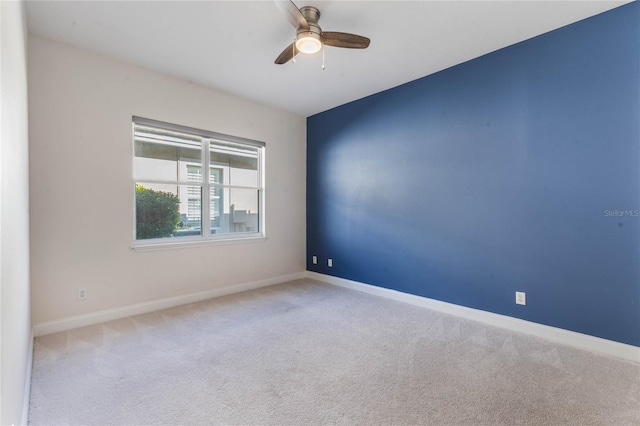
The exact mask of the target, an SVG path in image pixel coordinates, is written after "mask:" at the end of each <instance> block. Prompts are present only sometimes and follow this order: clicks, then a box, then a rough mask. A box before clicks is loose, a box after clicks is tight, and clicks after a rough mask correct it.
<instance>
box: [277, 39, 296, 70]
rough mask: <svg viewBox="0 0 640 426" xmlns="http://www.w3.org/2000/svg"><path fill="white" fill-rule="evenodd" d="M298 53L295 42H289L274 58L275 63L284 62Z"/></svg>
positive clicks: (280, 63)
mask: <svg viewBox="0 0 640 426" xmlns="http://www.w3.org/2000/svg"><path fill="white" fill-rule="evenodd" d="M297 54H298V49H296V44H295V43H291V44H290V45H289V46H287V48H286V49H284V50H283V51H282V53H281V54H280V55H279V56H278V57H277V58H276V60H275V63H276V64H277V65H282V64H286V63H287V62H289V61H290V60H291V59H292V58H293V57H294V56H296V55H297Z"/></svg>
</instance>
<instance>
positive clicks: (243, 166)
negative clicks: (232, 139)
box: [210, 141, 259, 187]
mask: <svg viewBox="0 0 640 426" xmlns="http://www.w3.org/2000/svg"><path fill="white" fill-rule="evenodd" d="M210 150H211V168H212V169H213V168H216V169H219V170H220V171H221V176H220V180H219V181H216V180H215V178H214V174H213V173H211V175H210V182H211V183H223V184H225V185H234V186H253V187H257V186H259V180H258V153H259V148H256V147H252V146H242V145H237V144H232V143H223V142H217V141H212V142H211V146H210Z"/></svg>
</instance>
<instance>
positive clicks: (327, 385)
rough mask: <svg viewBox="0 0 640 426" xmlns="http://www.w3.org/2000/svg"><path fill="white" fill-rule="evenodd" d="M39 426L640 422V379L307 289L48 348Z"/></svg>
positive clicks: (347, 295)
mask: <svg viewBox="0 0 640 426" xmlns="http://www.w3.org/2000/svg"><path fill="white" fill-rule="evenodd" d="M31 389H32V393H31V404H30V413H29V422H30V424H34V425H63V424H75V425H90V424H101V425H125V424H139V425H142V424H145V425H146V424H167V425H180V424H185V425H197V424H203V425H204V424H242V425H247V424H251V425H263V424H264V425H318V424H323V425H324V424H361V425H405V424H407V425H408V424H428V425H475V424H484V425H496V424H503V425H518V424H528V425H561V424H570V425H625V424H635V425H638V424H640V365H638V364H634V363H630V362H624V361H620V360H616V359H612V358H608V357H604V356H599V355H595V354H592V353H589V352H584V351H580V350H576V349H572V348H569V347H565V346H561V345H557V344H552V343H549V342H546V341H544V340H541V339H538V338H533V337H529V336H526V335H522V334H518V333H514V332H510V331H505V330H502V329H499V328H495V327H489V326H486V325H483V324H480V323H476V322H472V321H467V320H462V319H459V318H456V317H452V316H447V315H444V314H440V313H436V312H433V311H429V310H427V309H423V308H418V307H415V306H410V305H405V304H402V303H399V302H393V301H389V300H385V299H381V298H377V297H375V296H370V295H366V294H362V293H358V292H354V291H351V290H346V289H342V288H338V287H333V286H330V285H326V284H321V283H318V282H314V281H310V280H303V281H296V282H291V283H287V284H282V285H278V286H274V287H269V288H264V289H260V290H255V291H250V292H246V293H242V294H238V295H233V296H227V297H223V298H219V299H213V300H209V301H204V302H200V303H193V304H190V305H185V306H182V307H179V308H173V309H168V310H164V311H161V312H157V313H152V314H146V315H140V316H136V317H131V318H126V319H122V320H117V321H112V322H108V323H104V324H101V325H95V326H91V327H85V328H82V329H77V330H73V331H69V332H63V333H58V334H53V335H49V336H44V337H38V338H37V339H36V341H35V354H34V365H33V381H32V386H31Z"/></svg>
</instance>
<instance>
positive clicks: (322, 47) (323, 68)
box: [322, 43, 324, 71]
mask: <svg viewBox="0 0 640 426" xmlns="http://www.w3.org/2000/svg"><path fill="white" fill-rule="evenodd" d="M322 71H324V43H323V44H322Z"/></svg>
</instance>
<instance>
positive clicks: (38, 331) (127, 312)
mask: <svg viewBox="0 0 640 426" xmlns="http://www.w3.org/2000/svg"><path fill="white" fill-rule="evenodd" d="M305 277H306V273H305V272H298V273H295V274H289V275H281V276H279V277H273V278H267V279H264V280H259V281H252V282H248V283H243V284H236V285H232V286H229V287H223V288H216V289H212V290H207V291H203V292H200V293H193V294H187V295H184V296H177V297H169V298H166V299H159V300H152V301H150V302H144V303H137V304H134V305H128V306H123V307H121V308H114V309H107V310H104V311H98V312H92V313H90V314H85V315H77V316H73V317H69V318H63V319H59V320H54V321H47V322H43V323H40V324H36V325H35V326H34V327H33V332H34V335H35V336H44V335H46V334H51V333H57V332H59V331H66V330H72V329H74V328H79V327H84V326H87V325H93V324H98V323H101V322H105V321H111V320H115V319H120V318H125V317H130V316H132V315H139V314H146V313H148V312H153V311H159V310H161V309H167V308H172V307H174V306H179V305H184V304H187V303H193V302H199V301H201V300H206V299H212V298H214V297H220V296H226V295H229V294H233V293H240V292H242V291H247V290H253V289H256V288H260V287H267V286H270V285H275V284H280V283H284V282H287V281H294V280H299V279H303V278H305Z"/></svg>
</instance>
